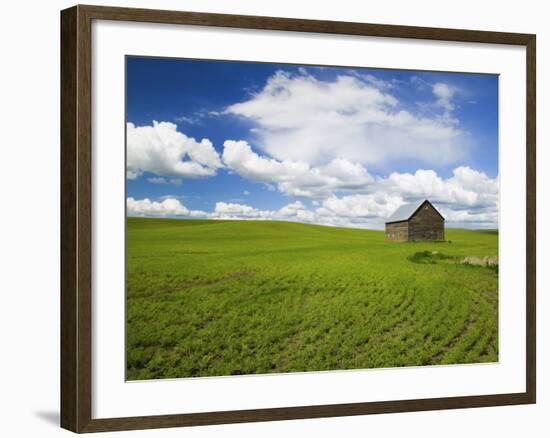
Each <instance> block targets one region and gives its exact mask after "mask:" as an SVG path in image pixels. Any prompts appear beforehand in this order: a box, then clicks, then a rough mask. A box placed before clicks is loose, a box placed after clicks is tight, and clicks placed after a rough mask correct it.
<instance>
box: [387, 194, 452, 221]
mask: <svg viewBox="0 0 550 438" xmlns="http://www.w3.org/2000/svg"><path fill="white" fill-rule="evenodd" d="M425 202H427V203H428V204H430V205H432V203H431V202H430V201H428V200H427V199H423V200H421V201H416V202H411V203H409V204H404V205H402V206H401V207H399V208H398V209H397V210H395V212H394V213H393V214H392V215H391V216H390V217H389V218H388V220H387V221H386V223H390V222H401V221H407V220H409V219H410V218H411V217H412V215H413V214H414V213H416V210H418V209H419V208H420V207H421V206H422V204H424V203H425ZM432 207H433V205H432ZM434 210H435V211H437V209H436V208H435V207H434ZM437 213H438V214H439V215H440V216H441V214H440V213H439V212H438V211H437ZM441 217H443V216H441Z"/></svg>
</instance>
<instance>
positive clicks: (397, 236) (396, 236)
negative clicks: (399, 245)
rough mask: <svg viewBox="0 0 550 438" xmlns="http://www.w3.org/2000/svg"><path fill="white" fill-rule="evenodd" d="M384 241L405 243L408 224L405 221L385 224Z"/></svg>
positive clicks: (407, 235)
mask: <svg viewBox="0 0 550 438" xmlns="http://www.w3.org/2000/svg"><path fill="white" fill-rule="evenodd" d="M386 239H387V240H396V241H398V242H405V241H407V240H409V223H408V222H407V221H402V222H394V223H392V224H386Z"/></svg>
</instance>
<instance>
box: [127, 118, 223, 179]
mask: <svg viewBox="0 0 550 438" xmlns="http://www.w3.org/2000/svg"><path fill="white" fill-rule="evenodd" d="M126 138H127V141H126V153H127V158H126V176H127V178H129V179H134V178H137V177H138V176H140V175H141V174H142V173H143V172H151V173H154V174H156V175H158V176H165V177H173V178H200V177H208V176H214V175H215V174H216V170H217V169H219V168H220V167H222V163H221V161H220V157H219V155H218V153H217V152H216V150H215V149H214V146H213V145H212V142H211V141H210V140H208V139H202V140H201V141H200V142H198V141H196V140H195V139H194V138H191V137H187V136H186V135H185V134H183V133H181V132H179V131H178V130H177V126H176V125H175V124H173V123H170V122H157V121H154V122H153V125H152V126H135V125H134V124H133V123H127V124H126Z"/></svg>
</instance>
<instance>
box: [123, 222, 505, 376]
mask: <svg viewBox="0 0 550 438" xmlns="http://www.w3.org/2000/svg"><path fill="white" fill-rule="evenodd" d="M446 238H447V239H449V240H450V242H440V243H437V242H422V243H395V242H386V241H385V240H384V234H383V232H381V231H371V230H360V229H350V228H334V227H324V226H317V225H306V224H300V223H291V222H272V221H213V220H176V219H145V218H128V221H127V341H126V342H127V378H128V379H129V380H136V379H159V378H174V377H189V376H215V375H232V374H262V373H281V372H296V371H318V370H336V369H352V368H377V367H401V366H412V365H434V364H456V363H474V362H476V363H477V362H494V361H497V360H498V273H497V271H498V268H495V267H491V268H489V267H485V266H472V265H466V264H463V263H461V261H462V260H463V258H465V257H467V256H480V257H482V256H496V255H497V253H498V233H497V232H496V231H468V230H460V229H448V230H446Z"/></svg>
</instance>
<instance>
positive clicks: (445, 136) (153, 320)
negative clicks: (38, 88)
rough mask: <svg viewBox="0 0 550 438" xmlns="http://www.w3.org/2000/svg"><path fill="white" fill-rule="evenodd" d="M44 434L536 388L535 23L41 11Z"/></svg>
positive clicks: (282, 416)
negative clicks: (54, 104)
mask: <svg viewBox="0 0 550 438" xmlns="http://www.w3.org/2000/svg"><path fill="white" fill-rule="evenodd" d="M61 55H62V56H61V119H62V127H61V128H62V129H61V171H62V175H61V219H62V223H61V257H62V259H61V264H62V271H61V425H62V427H64V428H66V429H69V430H72V431H74V432H96V431H113V430H125V429H145V428H161V427H176V426H192V425H207V424H221V423H237V422H251V421H272V420H287V419H298V418H316V417H328V416H346V415H364V414H375V413H395V412H406V411H421V410H435V409H455V408H469V407H484V406H498V405H512V404H527V403H535V400H536V395H535V394H536V379H535V375H536V374H535V362H536V356H535V309H536V307H535V216H536V205H535V35H530V34H516V33H502V32H486V31H474V30H457V29H435V28H420V27H408V26H397V25H381V24H364V23H348V22H332V21H313V20H298V19H287V18H274V17H256V16H234V15H220V14H205V13H195V12H173V11H157V10H143V9H125V8H110V7H96V6H75V7H73V8H70V9H66V10H64V11H62V13H61Z"/></svg>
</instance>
